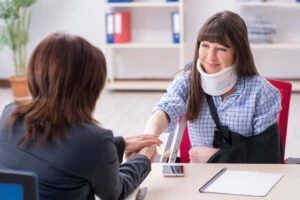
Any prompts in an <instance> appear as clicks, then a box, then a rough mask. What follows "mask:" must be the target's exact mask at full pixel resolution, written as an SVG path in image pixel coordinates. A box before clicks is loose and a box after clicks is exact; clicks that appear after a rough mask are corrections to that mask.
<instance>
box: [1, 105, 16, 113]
mask: <svg viewBox="0 0 300 200" xmlns="http://www.w3.org/2000/svg"><path fill="white" fill-rule="evenodd" d="M17 107H18V106H17V105H16V104H15V103H10V104H8V105H6V106H5V107H4V109H3V111H2V115H3V116H6V115H8V114H9V113H11V112H13V111H15V110H16V109H17Z"/></svg>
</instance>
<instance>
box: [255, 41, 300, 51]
mask: <svg viewBox="0 0 300 200" xmlns="http://www.w3.org/2000/svg"><path fill="white" fill-rule="evenodd" d="M251 48H252V49H299V50H300V44H297V43H296V44H289V43H271V44H251Z"/></svg>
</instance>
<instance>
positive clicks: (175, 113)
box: [153, 72, 190, 133]
mask: <svg viewBox="0 0 300 200" xmlns="http://www.w3.org/2000/svg"><path fill="white" fill-rule="evenodd" d="M189 75H190V73H188V72H181V73H180V74H179V75H178V76H176V78H175V79H174V80H173V81H172V83H171V84H170V85H169V87H168V88H167V92H166V93H164V94H163V96H162V98H161V99H160V101H159V102H158V103H157V104H156V105H155V106H154V108H153V112H155V111H157V110H162V111H164V112H165V113H166V114H167V116H168V117H169V120H170V124H169V126H168V128H167V129H166V131H167V132H170V133H173V132H174V130H175V128H176V124H177V121H178V118H179V116H180V115H182V114H183V113H184V112H185V110H186V101H187V98H188V91H189V84H188V80H189Z"/></svg>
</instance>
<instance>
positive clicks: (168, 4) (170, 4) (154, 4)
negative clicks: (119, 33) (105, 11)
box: [105, 2, 179, 8]
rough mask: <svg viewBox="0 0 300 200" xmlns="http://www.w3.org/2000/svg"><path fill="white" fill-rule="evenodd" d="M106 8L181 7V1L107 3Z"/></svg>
mask: <svg viewBox="0 0 300 200" xmlns="http://www.w3.org/2000/svg"><path fill="white" fill-rule="evenodd" d="M105 7H106V8H121V7H123V8H138V7H148V8H149V7H159V8H164V7H179V2H129V3H106V4H105Z"/></svg>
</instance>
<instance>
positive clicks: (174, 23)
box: [172, 12, 180, 43]
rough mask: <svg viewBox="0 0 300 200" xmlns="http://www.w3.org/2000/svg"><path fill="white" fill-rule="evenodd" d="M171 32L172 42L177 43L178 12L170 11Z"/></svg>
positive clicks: (178, 35) (178, 37) (178, 36)
mask: <svg viewBox="0 0 300 200" xmlns="http://www.w3.org/2000/svg"><path fill="white" fill-rule="evenodd" d="M172 34H173V43H179V42H180V33H179V12H172Z"/></svg>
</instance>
